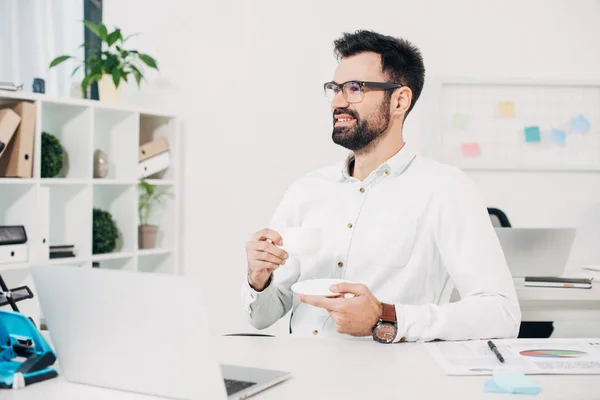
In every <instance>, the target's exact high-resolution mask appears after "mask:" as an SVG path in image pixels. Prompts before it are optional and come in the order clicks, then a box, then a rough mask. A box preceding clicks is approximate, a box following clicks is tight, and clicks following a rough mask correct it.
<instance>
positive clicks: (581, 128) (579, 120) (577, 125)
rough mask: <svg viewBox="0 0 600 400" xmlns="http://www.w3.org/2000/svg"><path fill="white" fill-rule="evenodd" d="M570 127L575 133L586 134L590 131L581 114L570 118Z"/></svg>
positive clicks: (588, 123) (588, 122)
mask: <svg viewBox="0 0 600 400" xmlns="http://www.w3.org/2000/svg"><path fill="white" fill-rule="evenodd" d="M571 127H572V128H573V129H574V130H576V131H577V132H581V133H586V132H587V131H588V130H589V129H590V121H588V120H587V119H586V118H585V117H584V116H583V115H582V114H579V115H578V116H576V117H574V118H571Z"/></svg>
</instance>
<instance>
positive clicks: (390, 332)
mask: <svg viewBox="0 0 600 400" xmlns="http://www.w3.org/2000/svg"><path fill="white" fill-rule="evenodd" d="M396 332H397V328H396V326H395V325H393V324H390V323H387V322H384V323H382V324H380V325H379V326H378V327H377V328H375V331H374V332H373V334H374V336H375V338H376V339H377V340H379V341H380V342H383V343H392V342H393V341H394V338H395V337H396Z"/></svg>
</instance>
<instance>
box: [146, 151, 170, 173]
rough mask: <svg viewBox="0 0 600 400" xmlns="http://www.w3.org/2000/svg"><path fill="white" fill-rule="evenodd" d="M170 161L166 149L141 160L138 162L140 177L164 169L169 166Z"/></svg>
mask: <svg viewBox="0 0 600 400" xmlns="http://www.w3.org/2000/svg"><path fill="white" fill-rule="evenodd" d="M170 163H171V158H170V156H169V152H168V151H165V152H164V153H160V154H158V155H156V156H154V157H152V158H149V159H147V160H145V161H142V162H141V163H139V168H140V169H139V171H140V178H146V177H148V176H151V175H154V174H156V173H157V172H160V171H162V170H165V169H167V168H168V167H169V165H170Z"/></svg>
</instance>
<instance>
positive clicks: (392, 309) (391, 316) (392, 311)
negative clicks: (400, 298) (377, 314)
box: [381, 303, 397, 323]
mask: <svg viewBox="0 0 600 400" xmlns="http://www.w3.org/2000/svg"><path fill="white" fill-rule="evenodd" d="M381 305H382V306H383V312H382V313H381V320H382V321H384V322H393V323H396V322H397V320H396V306H394V305H393V304H387V303H381Z"/></svg>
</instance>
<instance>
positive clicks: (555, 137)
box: [550, 128, 567, 145]
mask: <svg viewBox="0 0 600 400" xmlns="http://www.w3.org/2000/svg"><path fill="white" fill-rule="evenodd" d="M566 138H567V134H566V133H565V131H563V130H562V129H556V128H553V129H552V130H551V131H550V139H551V140H552V142H553V143H556V144H561V145H563V144H565V139H566Z"/></svg>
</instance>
